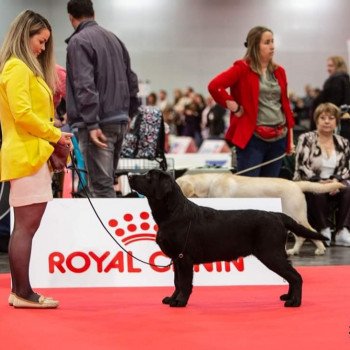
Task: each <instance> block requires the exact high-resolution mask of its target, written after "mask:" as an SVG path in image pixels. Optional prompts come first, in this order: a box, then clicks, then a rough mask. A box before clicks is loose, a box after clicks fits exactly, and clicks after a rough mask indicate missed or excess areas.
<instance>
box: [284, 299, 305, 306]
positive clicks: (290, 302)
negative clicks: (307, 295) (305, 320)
mask: <svg viewBox="0 0 350 350" xmlns="http://www.w3.org/2000/svg"><path fill="white" fill-rule="evenodd" d="M300 305H301V300H300V299H299V298H291V299H289V300H287V301H286V302H285V303H284V307H299V306H300Z"/></svg>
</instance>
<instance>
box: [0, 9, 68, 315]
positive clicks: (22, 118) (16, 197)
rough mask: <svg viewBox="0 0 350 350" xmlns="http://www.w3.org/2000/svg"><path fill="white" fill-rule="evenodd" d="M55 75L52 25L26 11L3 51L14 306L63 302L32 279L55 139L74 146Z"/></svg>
mask: <svg viewBox="0 0 350 350" xmlns="http://www.w3.org/2000/svg"><path fill="white" fill-rule="evenodd" d="M55 77H56V76H55V64H54V59H53V44H52V35H51V26H50V24H49V23H48V21H47V20H46V19H45V18H44V17H42V16H41V15H39V14H37V13H35V12H33V11H29V10H27V11H24V12H22V13H21V14H19V15H18V16H17V17H16V18H15V20H14V21H13V23H12V24H11V27H10V30H9V32H8V34H7V35H6V37H5V40H4V42H3V46H2V48H1V50H0V120H1V127H2V134H3V135H2V147H1V157H0V159H1V163H0V180H1V181H10V206H12V207H13V210H14V229H13V232H12V234H11V238H10V243H9V259H10V269H11V278H12V291H11V293H10V296H9V304H10V305H13V306H14V307H18V308H24V307H30V308H56V307H57V306H58V301H56V300H54V299H52V298H45V297H44V296H41V295H38V294H37V293H35V292H34V291H33V289H32V287H31V284H30V280H29V262H30V255H31V248H32V239H33V237H34V234H35V232H36V231H37V229H38V227H39V225H40V222H41V219H42V217H43V215H44V212H45V209H46V205H47V202H48V201H49V200H51V199H52V190H51V174H50V171H49V168H48V159H49V157H50V155H51V153H52V151H53V147H52V145H51V144H50V143H62V144H66V145H70V137H71V136H72V135H71V134H68V133H63V132H61V131H60V130H59V129H57V128H55V127H54V125H53V117H54V108H53V97H52V91H53V90H54V88H55V83H56V80H55Z"/></svg>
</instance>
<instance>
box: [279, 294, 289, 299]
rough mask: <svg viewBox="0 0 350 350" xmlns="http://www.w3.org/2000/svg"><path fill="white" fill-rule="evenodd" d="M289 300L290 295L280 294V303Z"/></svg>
mask: <svg viewBox="0 0 350 350" xmlns="http://www.w3.org/2000/svg"><path fill="white" fill-rule="evenodd" d="M289 299H290V295H289V294H282V295H281V296H280V300H282V301H287V300H289Z"/></svg>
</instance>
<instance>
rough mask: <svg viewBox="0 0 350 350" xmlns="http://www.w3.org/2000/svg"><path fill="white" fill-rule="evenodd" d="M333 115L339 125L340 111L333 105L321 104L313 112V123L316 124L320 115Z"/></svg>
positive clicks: (328, 103)
mask: <svg viewBox="0 0 350 350" xmlns="http://www.w3.org/2000/svg"><path fill="white" fill-rule="evenodd" d="M323 113H325V114H329V115H333V116H334V117H335V119H336V122H337V125H338V124H339V123H340V109H339V108H338V107H337V106H336V105H335V104H333V103H330V102H326V103H321V104H320V105H319V106H318V107H317V108H316V110H315V112H314V121H315V123H316V124H317V122H318V119H319V118H320V115H321V114H323Z"/></svg>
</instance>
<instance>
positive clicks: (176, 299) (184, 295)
mask: <svg viewBox="0 0 350 350" xmlns="http://www.w3.org/2000/svg"><path fill="white" fill-rule="evenodd" d="M174 269H175V279H174V281H175V291H174V293H173V295H172V296H171V297H166V298H164V299H163V303H164V304H169V306H172V307H184V306H186V305H187V301H188V299H189V298H190V295H191V293H192V280H193V263H192V262H191V260H190V259H189V258H185V257H183V258H181V259H180V258H177V259H176V260H175V261H174Z"/></svg>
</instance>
